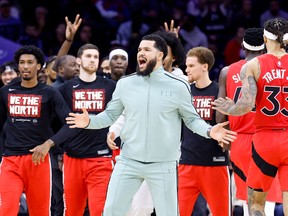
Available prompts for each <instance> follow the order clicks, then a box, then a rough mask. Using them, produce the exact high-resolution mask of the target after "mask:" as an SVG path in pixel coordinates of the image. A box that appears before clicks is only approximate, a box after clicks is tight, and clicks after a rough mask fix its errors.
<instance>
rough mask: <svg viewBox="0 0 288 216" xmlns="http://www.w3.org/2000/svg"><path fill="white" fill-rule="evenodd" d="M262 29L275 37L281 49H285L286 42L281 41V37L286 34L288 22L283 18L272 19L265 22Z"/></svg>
mask: <svg viewBox="0 0 288 216" xmlns="http://www.w3.org/2000/svg"><path fill="white" fill-rule="evenodd" d="M264 29H265V30H267V31H268V32H271V33H272V34H274V35H276V36H277V39H276V41H277V42H278V43H279V44H280V47H281V48H285V47H286V44H287V42H288V41H284V40H283V36H284V35H285V34H287V33H288V21H287V20H286V19H283V18H274V19H270V20H267V21H266V22H265V24H264Z"/></svg>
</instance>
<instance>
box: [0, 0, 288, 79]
mask: <svg viewBox="0 0 288 216" xmlns="http://www.w3.org/2000/svg"><path fill="white" fill-rule="evenodd" d="M286 9H288V1H285V0H270V1H269V0H157V1H156V0H25V1H24V0H0V36H2V37H3V38H5V39H8V40H9V41H12V42H13V43H14V42H15V43H16V44H20V45H25V44H35V45H36V46H37V47H39V48H41V49H42V50H43V51H44V53H45V55H46V56H47V57H49V56H52V55H56V54H57V52H58V50H59V48H60V46H61V44H62V43H63V41H64V40H65V16H68V18H69V19H70V20H71V21H73V20H74V18H75V16H76V14H80V16H81V18H82V19H83V22H82V24H81V26H80V29H79V30H78V32H77V35H76V36H75V38H74V41H73V45H72V48H71V49H70V51H69V53H70V54H72V55H76V52H77V50H78V48H79V47H80V46H82V45H83V44H85V43H93V44H95V45H97V46H98V47H99V49H100V55H101V56H100V58H103V57H105V56H107V55H108V53H109V51H110V50H111V49H112V48H113V47H116V46H117V47H119V46H121V47H123V48H124V49H125V50H126V51H127V52H128V54H129V67H128V71H127V73H128V74H129V73H131V72H134V70H135V66H136V52H137V48H138V45H139V41H140V40H141V38H142V36H143V35H145V34H148V33H151V32H154V31H156V30H159V27H160V26H163V23H164V22H167V23H168V24H170V20H171V19H173V20H174V21H175V26H178V25H179V26H180V27H181V30H180V32H179V38H180V39H181V42H182V43H183V46H184V48H185V51H188V50H189V49H191V48H193V47H196V46H205V47H208V48H210V49H211V50H212V51H213V53H214V54H215V57H216V62H215V65H214V67H213V69H212V70H211V79H212V80H215V81H217V79H218V75H219V72H220V70H221V68H222V67H223V66H225V65H229V64H231V63H233V62H236V61H238V60H239V59H241V58H244V52H243V50H242V48H241V42H242V38H243V34H244V31H245V29H246V28H248V27H263V24H264V22H265V21H266V20H268V19H270V18H274V17H283V18H286V19H288V13H287V11H286ZM5 41H6V40H5ZM1 43H2V44H0V64H2V63H3V61H4V58H1V54H2V55H4V54H3V51H2V50H1V49H2V48H3V47H4V42H1ZM5 44H6V43H5ZM7 44H8V42H7ZM1 47H2V48H1ZM1 52H2V53H1ZM11 52H13V50H12V46H11ZM2 57H3V56H2Z"/></svg>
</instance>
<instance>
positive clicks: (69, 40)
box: [65, 38, 73, 42]
mask: <svg viewBox="0 0 288 216" xmlns="http://www.w3.org/2000/svg"><path fill="white" fill-rule="evenodd" d="M65 40H66V41H68V42H72V41H73V40H71V39H67V38H66V39H65Z"/></svg>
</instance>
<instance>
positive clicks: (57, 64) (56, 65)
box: [53, 55, 74, 72]
mask: <svg viewBox="0 0 288 216" xmlns="http://www.w3.org/2000/svg"><path fill="white" fill-rule="evenodd" d="M69 56H72V57H74V56H73V55H63V56H61V57H60V58H58V59H57V60H56V61H55V63H54V65H53V70H55V71H57V72H58V71H59V67H62V66H63V65H65V64H67V62H68V57H69Z"/></svg>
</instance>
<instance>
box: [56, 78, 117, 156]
mask: <svg viewBox="0 0 288 216" xmlns="http://www.w3.org/2000/svg"><path fill="white" fill-rule="evenodd" d="M115 87H116V83H115V81H113V80H110V79H105V78H103V77H100V76H97V78H96V80H95V81H93V82H84V81H82V80H81V79H79V77H76V78H74V79H72V80H69V81H68V82H66V83H65V84H64V85H62V86H61V87H60V88H59V91H60V93H61V94H62V96H63V97H64V99H65V101H66V102H67V104H68V106H69V107H70V109H71V110H72V112H74V113H77V112H78V113H81V112H82V107H85V108H86V109H87V111H88V112H89V114H98V113H100V112H102V111H103V110H104V109H105V108H106V106H107V103H108V102H109V101H110V100H111V98H112V94H113V92H114V90H115ZM108 129H109V128H103V129H98V130H89V129H77V130H79V131H80V132H79V133H77V135H75V136H73V137H71V138H69V139H68V140H67V141H66V142H65V143H64V147H63V148H64V151H65V152H66V153H67V155H69V156H70V157H76V158H91V157H100V156H110V155H111V150H110V148H109V147H108V145H107V142H106V136H107V133H108Z"/></svg>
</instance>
